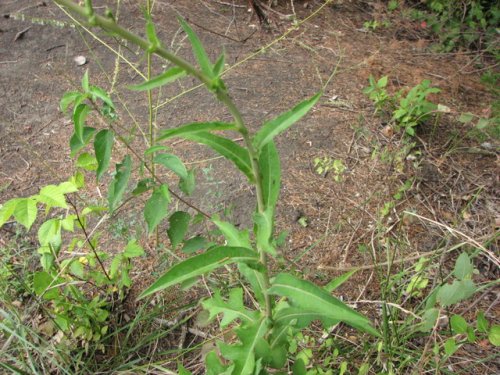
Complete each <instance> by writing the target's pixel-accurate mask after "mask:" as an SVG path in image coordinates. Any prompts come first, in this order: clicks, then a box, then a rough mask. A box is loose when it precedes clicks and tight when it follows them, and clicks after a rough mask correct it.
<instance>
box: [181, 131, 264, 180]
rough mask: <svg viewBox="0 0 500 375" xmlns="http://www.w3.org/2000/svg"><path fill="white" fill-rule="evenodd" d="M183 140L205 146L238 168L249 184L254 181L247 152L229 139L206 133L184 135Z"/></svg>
mask: <svg viewBox="0 0 500 375" xmlns="http://www.w3.org/2000/svg"><path fill="white" fill-rule="evenodd" d="M183 138H186V139H190V140H192V141H194V142H198V143H201V144H204V145H207V146H208V147H210V148H211V149H212V150H214V151H216V152H218V153H219V154H221V155H222V156H224V157H225V158H226V159H228V160H230V161H232V162H233V163H234V164H235V165H236V166H237V167H238V169H239V170H240V171H242V172H243V173H244V174H245V175H246V176H247V177H248V179H249V180H250V181H251V182H253V181H255V177H254V175H253V172H252V167H251V163H250V155H249V154H248V151H247V150H246V149H244V148H243V147H241V146H239V145H237V144H236V143H234V142H233V141H231V140H230V139H227V138H223V137H219V136H217V135H214V134H210V133H206V132H199V133H196V134H186V135H184V136H183Z"/></svg>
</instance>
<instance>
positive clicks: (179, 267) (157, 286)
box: [139, 246, 259, 298]
mask: <svg viewBox="0 0 500 375" xmlns="http://www.w3.org/2000/svg"><path fill="white" fill-rule="evenodd" d="M258 260H259V257H258V254H257V253H256V252H255V251H252V250H249V249H245V248H242V247H228V246H219V247H214V248H212V249H210V250H208V251H207V252H205V253H203V254H200V255H196V256H193V257H191V258H189V259H186V260H185V261H182V262H180V263H177V264H176V265H175V266H173V267H172V268H170V269H169V270H168V271H167V272H166V273H165V274H164V275H163V276H161V277H160V278H159V279H158V280H156V281H155V282H154V283H153V284H152V285H151V286H150V287H149V288H148V289H146V290H145V291H144V292H142V293H141V295H140V296H139V298H144V297H146V296H148V295H150V294H153V293H156V292H158V291H160V290H163V289H165V288H169V287H171V286H172V285H175V284H179V283H182V282H183V281H185V280H189V279H192V278H194V277H198V276H201V275H204V274H206V273H209V272H211V271H213V270H214V269H216V268H219V267H222V266H225V265H226V264H230V263H239V262H257V261H258Z"/></svg>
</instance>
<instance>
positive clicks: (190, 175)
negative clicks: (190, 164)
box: [179, 169, 196, 195]
mask: <svg viewBox="0 0 500 375" xmlns="http://www.w3.org/2000/svg"><path fill="white" fill-rule="evenodd" d="M195 185H196V184H195V176H194V170H193V169H190V170H188V172H187V177H186V178H181V180H180V181H179V189H180V190H181V191H182V192H183V193H184V194H186V195H191V194H192V193H193V191H194V188H195Z"/></svg>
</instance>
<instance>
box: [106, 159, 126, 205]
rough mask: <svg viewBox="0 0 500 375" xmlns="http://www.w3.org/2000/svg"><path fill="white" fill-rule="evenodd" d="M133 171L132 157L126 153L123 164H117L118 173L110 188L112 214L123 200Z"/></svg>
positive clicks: (109, 198) (109, 196)
mask: <svg viewBox="0 0 500 375" xmlns="http://www.w3.org/2000/svg"><path fill="white" fill-rule="evenodd" d="M131 173H132V159H131V158H130V155H126V156H125V157H124V158H123V160H122V162H121V164H116V174H115V177H114V178H113V181H111V183H110V184H109V188H108V203H109V212H110V214H111V213H113V211H114V210H115V209H116V207H117V206H118V204H119V203H120V202H121V200H122V197H123V193H125V189H126V188H127V185H128V180H129V179H130V174H131Z"/></svg>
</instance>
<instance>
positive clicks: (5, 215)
mask: <svg viewBox="0 0 500 375" xmlns="http://www.w3.org/2000/svg"><path fill="white" fill-rule="evenodd" d="M20 199H22V198H15V199H11V200H9V201H7V202H5V203H4V204H3V205H2V207H0V228H1V227H2V226H3V225H4V224H5V223H6V222H7V220H9V219H10V217H11V216H12V215H13V214H14V211H15V210H16V206H17V203H18V202H19V200H20Z"/></svg>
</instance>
